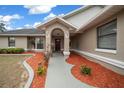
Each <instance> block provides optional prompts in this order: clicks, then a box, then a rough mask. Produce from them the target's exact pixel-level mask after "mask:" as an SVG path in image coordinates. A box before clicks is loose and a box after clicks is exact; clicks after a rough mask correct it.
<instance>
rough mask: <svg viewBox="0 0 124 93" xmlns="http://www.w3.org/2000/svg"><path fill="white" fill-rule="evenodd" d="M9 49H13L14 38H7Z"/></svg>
mask: <svg viewBox="0 0 124 93" xmlns="http://www.w3.org/2000/svg"><path fill="white" fill-rule="evenodd" d="M8 44H9V47H15V37H8Z"/></svg>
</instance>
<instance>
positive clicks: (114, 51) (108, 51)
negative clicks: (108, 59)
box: [95, 48, 117, 54]
mask: <svg viewBox="0 0 124 93" xmlns="http://www.w3.org/2000/svg"><path fill="white" fill-rule="evenodd" d="M95 51H98V52H105V53H112V54H116V53H117V51H116V50H110V49H99V48H96V49H95Z"/></svg>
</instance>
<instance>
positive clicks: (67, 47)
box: [63, 32, 70, 56]
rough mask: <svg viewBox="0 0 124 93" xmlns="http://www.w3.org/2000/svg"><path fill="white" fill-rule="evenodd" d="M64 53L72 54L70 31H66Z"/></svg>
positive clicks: (66, 54)
mask: <svg viewBox="0 0 124 93" xmlns="http://www.w3.org/2000/svg"><path fill="white" fill-rule="evenodd" d="M63 54H64V55H65V56H69V55H70V51H69V32H66V33H65V34H64V52H63Z"/></svg>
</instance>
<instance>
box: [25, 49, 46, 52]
mask: <svg viewBox="0 0 124 93" xmlns="http://www.w3.org/2000/svg"><path fill="white" fill-rule="evenodd" d="M28 50H33V51H37V52H38V51H40V52H44V51H45V49H25V51H28Z"/></svg>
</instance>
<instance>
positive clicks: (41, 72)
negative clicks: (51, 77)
mask: <svg viewBox="0 0 124 93" xmlns="http://www.w3.org/2000/svg"><path fill="white" fill-rule="evenodd" d="M37 73H38V75H45V73H46V68H45V67H44V66H38V69H37Z"/></svg>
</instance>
